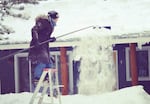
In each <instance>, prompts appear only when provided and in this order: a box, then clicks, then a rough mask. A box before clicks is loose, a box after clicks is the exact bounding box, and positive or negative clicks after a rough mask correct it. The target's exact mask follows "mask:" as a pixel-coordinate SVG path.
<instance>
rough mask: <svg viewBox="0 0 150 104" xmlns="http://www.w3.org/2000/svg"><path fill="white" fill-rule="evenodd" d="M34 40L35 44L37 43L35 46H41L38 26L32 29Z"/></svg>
mask: <svg viewBox="0 0 150 104" xmlns="http://www.w3.org/2000/svg"><path fill="white" fill-rule="evenodd" d="M32 39H33V40H34V43H35V44H34V45H35V46H39V44H40V42H39V40H38V28H37V26H34V27H33V28H32Z"/></svg>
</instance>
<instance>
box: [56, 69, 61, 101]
mask: <svg viewBox="0 0 150 104" xmlns="http://www.w3.org/2000/svg"><path fill="white" fill-rule="evenodd" d="M55 78H56V86H58V85H59V82H58V72H57V71H56V72H55ZM56 90H57V94H58V100H59V104H61V96H60V88H59V87H56Z"/></svg>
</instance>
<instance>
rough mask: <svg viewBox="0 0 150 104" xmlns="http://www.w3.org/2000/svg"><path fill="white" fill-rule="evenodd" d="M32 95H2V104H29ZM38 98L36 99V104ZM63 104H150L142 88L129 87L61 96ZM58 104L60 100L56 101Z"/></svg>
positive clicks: (47, 100)
mask: <svg viewBox="0 0 150 104" xmlns="http://www.w3.org/2000/svg"><path fill="white" fill-rule="evenodd" d="M31 96H32V93H28V92H22V93H18V94H14V93H11V94H5V95H0V104H29V102H30V99H31ZM37 100H38V97H37V98H36V99H35V104H36V102H37ZM61 101H62V104H149V102H150V95H148V94H147V93H146V92H145V91H144V89H143V87H142V86H134V87H127V88H123V89H120V90H117V91H113V92H109V93H105V94H98V95H89V96H87V95H80V94H76V95H66V96H61ZM43 102H44V103H43V104H48V102H50V98H49V97H47V96H46V95H45V97H44V101H43ZM54 103H55V104H58V99H54Z"/></svg>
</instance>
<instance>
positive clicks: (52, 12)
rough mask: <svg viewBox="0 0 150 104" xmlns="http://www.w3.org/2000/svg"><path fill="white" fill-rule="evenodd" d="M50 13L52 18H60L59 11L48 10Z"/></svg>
mask: <svg viewBox="0 0 150 104" xmlns="http://www.w3.org/2000/svg"><path fill="white" fill-rule="evenodd" d="M48 15H49V16H50V17H51V18H52V19H56V18H59V15H58V12H56V11H54V10H53V11H49V12H48Z"/></svg>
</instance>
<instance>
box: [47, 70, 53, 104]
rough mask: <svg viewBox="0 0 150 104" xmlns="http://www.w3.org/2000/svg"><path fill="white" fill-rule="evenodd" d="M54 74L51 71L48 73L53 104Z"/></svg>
mask: <svg viewBox="0 0 150 104" xmlns="http://www.w3.org/2000/svg"><path fill="white" fill-rule="evenodd" d="M51 74H52V72H51V69H50V70H49V71H48V76H49V89H50V97H51V103H52V104H53V103H54V101H53V82H52V75H51Z"/></svg>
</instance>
